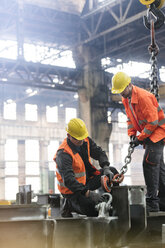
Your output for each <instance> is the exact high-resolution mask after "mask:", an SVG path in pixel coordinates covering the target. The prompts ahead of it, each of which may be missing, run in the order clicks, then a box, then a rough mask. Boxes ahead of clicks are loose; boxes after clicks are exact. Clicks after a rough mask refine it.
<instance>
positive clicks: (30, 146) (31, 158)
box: [25, 140, 39, 175]
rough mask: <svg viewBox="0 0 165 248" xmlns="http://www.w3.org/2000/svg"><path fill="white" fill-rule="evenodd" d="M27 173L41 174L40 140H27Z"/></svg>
mask: <svg viewBox="0 0 165 248" xmlns="http://www.w3.org/2000/svg"><path fill="white" fill-rule="evenodd" d="M25 159H26V175H39V144H38V140H26V141H25Z"/></svg>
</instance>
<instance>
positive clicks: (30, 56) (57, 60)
mask: <svg viewBox="0 0 165 248" xmlns="http://www.w3.org/2000/svg"><path fill="white" fill-rule="evenodd" d="M24 56H25V60H26V61H31V62H34V63H36V62H40V63H41V64H47V65H56V66H62V67H69V68H76V66H75V62H74V60H73V57H72V51H69V50H67V51H63V52H61V51H59V50H57V49H55V48H49V47H46V46H39V45H34V44H27V43H25V44H24Z"/></svg>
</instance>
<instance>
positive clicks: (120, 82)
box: [111, 71, 131, 94]
mask: <svg viewBox="0 0 165 248" xmlns="http://www.w3.org/2000/svg"><path fill="white" fill-rule="evenodd" d="M130 82H131V78H130V77H129V76H128V75H127V74H126V73H124V72H121V71H120V72H117V73H116V74H115V75H114V76H113V77H112V89H111V92H112V94H120V93H121V92H123V90H125V88H126V87H127V86H128V85H129V84H130Z"/></svg>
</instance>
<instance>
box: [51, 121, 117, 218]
mask: <svg viewBox="0 0 165 248" xmlns="http://www.w3.org/2000/svg"><path fill="white" fill-rule="evenodd" d="M66 131H67V138H66V139H64V141H63V142H62V144H61V145H60V146H59V148H58V150H57V152H56V154H55V156H54V158H53V159H54V161H55V162H56V176H57V181H58V189H59V191H60V192H61V194H62V195H63V197H64V199H65V204H64V208H63V211H62V214H61V215H62V217H71V216H72V215H71V212H77V213H79V214H84V215H87V216H97V211H96V209H95V205H96V204H97V203H98V202H99V200H100V194H99V193H95V192H93V191H94V190H96V189H98V188H100V187H101V176H102V175H106V176H108V177H109V180H110V182H111V181H112V179H113V177H114V174H117V173H118V172H117V170H116V169H115V168H114V167H109V164H110V163H109V161H108V158H107V155H106V153H105V152H104V151H103V150H102V149H101V147H99V146H97V145H96V143H95V142H94V141H93V140H92V139H91V138H90V137H88V131H87V128H86V125H85V123H84V122H83V120H81V119H79V118H73V119H71V120H70V121H69V123H68V125H67V128H66ZM90 158H93V159H95V160H98V162H99V165H100V166H101V167H102V169H101V170H97V169H96V168H95V167H94V166H93V165H92V163H91V159H90Z"/></svg>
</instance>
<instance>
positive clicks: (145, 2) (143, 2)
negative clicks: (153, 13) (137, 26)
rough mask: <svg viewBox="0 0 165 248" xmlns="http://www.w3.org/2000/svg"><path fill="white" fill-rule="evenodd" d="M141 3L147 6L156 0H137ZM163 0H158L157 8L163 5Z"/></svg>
mask: <svg viewBox="0 0 165 248" xmlns="http://www.w3.org/2000/svg"><path fill="white" fill-rule="evenodd" d="M139 1H140V2H141V3H142V4H143V5H146V6H147V8H149V5H150V4H152V3H154V2H155V1H156V0H139ZM164 2H165V0H160V2H158V6H157V8H158V9H160V8H161V7H162V6H163V5H164Z"/></svg>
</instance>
